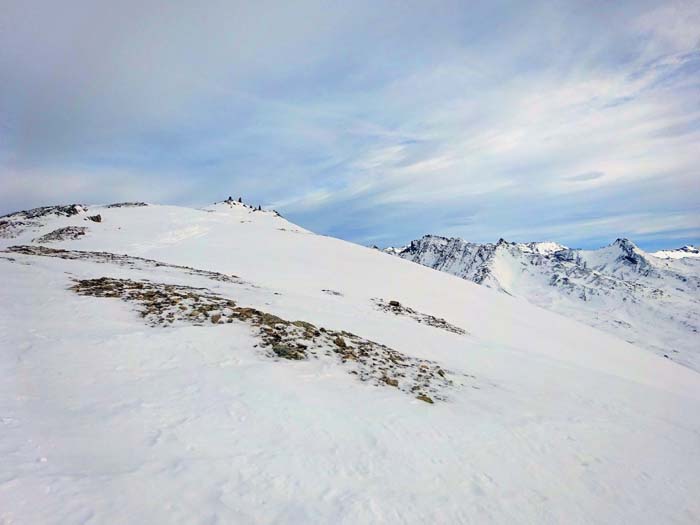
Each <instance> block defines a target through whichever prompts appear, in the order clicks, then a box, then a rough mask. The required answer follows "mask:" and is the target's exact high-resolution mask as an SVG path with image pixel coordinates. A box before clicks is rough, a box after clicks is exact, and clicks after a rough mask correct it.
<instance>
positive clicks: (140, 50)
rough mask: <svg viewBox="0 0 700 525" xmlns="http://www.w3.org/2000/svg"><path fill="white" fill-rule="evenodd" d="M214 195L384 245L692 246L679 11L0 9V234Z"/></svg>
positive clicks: (598, 6) (581, 5) (685, 19)
mask: <svg viewBox="0 0 700 525" xmlns="http://www.w3.org/2000/svg"><path fill="white" fill-rule="evenodd" d="M229 195H232V196H234V197H238V196H242V197H243V199H244V201H247V202H249V203H251V204H255V205H257V204H261V205H263V207H268V208H273V209H277V210H278V211H280V212H281V213H282V214H283V215H284V216H285V217H287V218H289V219H290V220H292V221H294V222H296V223H298V224H300V225H302V226H304V227H306V228H308V229H311V230H313V231H316V232H318V233H322V234H327V235H332V236H336V237H340V238H343V239H347V240H350V241H353V242H358V243H362V244H368V245H369V244H376V245H379V246H388V245H395V246H396V245H403V244H406V243H407V242H408V241H410V240H411V239H415V238H418V237H420V236H422V235H424V234H428V233H430V234H437V235H445V236H459V237H462V238H465V239H467V240H470V241H474V242H493V241H496V240H498V239H499V238H501V237H503V238H505V239H507V240H511V241H533V240H554V241H558V242H562V243H564V244H566V245H569V246H572V247H584V248H590V247H597V246H601V245H603V244H607V243H610V242H612V241H614V240H615V239H616V238H617V237H628V238H630V239H632V240H633V241H635V242H637V244H639V245H640V246H641V247H643V248H646V249H658V248H668V247H678V246H681V245H683V244H687V243H700V0H665V1H645V0H633V1H624V0H621V1H615V2H610V1H607V0H587V1H584V0H580V1H547V2H539V1H536V0H534V1H528V2H522V1H520V0H518V1H512V2H507V1H498V0H491V1H485V2H477V1H474V2H470V1H466V0H462V1H458V2H452V1H444V2H443V1H439V2H438V1H429V0H422V1H415V2H412V1H402V2H398V1H378V0H373V1H364V0H354V1H353V2H347V1H342V2H332V1H323V2H315V1H304V0H300V1H296V2H268V1H264V0H263V1H260V0H258V1H255V2H237V1H234V0H228V1H217V0H212V1H208V2H200V1H196V2H195V1H191V2H190V1H156V0H154V1H145V2H144V1H143V0H139V1H133V0H120V1H119V2H117V1H111V2H104V1H99V0H89V1H87V0H79V1H73V0H65V1H62V2H49V1H43V2H35V1H33V0H22V1H17V0H9V2H8V0H5V1H4V2H3V3H2V7H1V8H0V214H4V213H9V212H12V211H17V210H21V209H26V208H30V207H36V206H41V205H48V204H57V203H73V202H82V203H108V202H117V201H124V200H145V201H149V202H154V203H162V204H178V205H187V206H202V205H205V204H209V203H211V202H214V201H219V200H223V199H225V198H226V197H228V196H229Z"/></svg>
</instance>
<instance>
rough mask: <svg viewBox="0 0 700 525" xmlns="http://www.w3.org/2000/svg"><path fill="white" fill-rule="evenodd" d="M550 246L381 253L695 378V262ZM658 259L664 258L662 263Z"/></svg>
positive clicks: (699, 316)
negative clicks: (673, 363) (676, 365)
mask: <svg viewBox="0 0 700 525" xmlns="http://www.w3.org/2000/svg"><path fill="white" fill-rule="evenodd" d="M686 248H687V249H686V250H685V251H684V252H683V254H678V253H676V251H674V252H659V253H663V254H668V253H672V254H671V255H666V256H663V255H659V256H655V255H651V254H647V253H645V252H644V251H643V250H641V249H640V248H639V247H637V246H636V245H635V244H634V243H633V242H632V241H630V240H629V239H617V240H616V241H615V242H613V243H612V244H610V245H609V246H605V247H603V248H600V249H597V250H578V249H570V248H567V247H566V246H562V245H560V244H557V243H553V242H530V243H514V242H507V241H505V240H503V239H500V240H499V241H498V242H497V243H495V244H493V243H486V244H478V243H470V242H467V241H464V240H463V239H459V238H446V237H439V236H435V235H426V236H424V237H422V238H421V239H417V240H415V241H411V243H410V244H409V245H408V246H406V247H404V248H388V249H385V250H384V251H385V252H386V253H389V254H391V255H396V256H398V257H401V258H403V259H407V260H409V261H413V262H416V263H419V264H422V265H424V266H428V267H430V268H433V269H435V270H439V271H442V272H446V273H450V274H452V275H456V276H458V277H461V278H462V279H467V280H470V281H473V282H475V283H477V284H481V285H484V286H488V287H490V288H494V289H497V290H500V291H502V292H505V293H508V294H509V295H513V296H517V297H521V298H524V299H527V300H529V301H530V302H532V303H534V304H537V305H538V306H541V307H543V308H547V309H549V310H553V311H556V312H558V313H561V314H564V315H567V316H569V317H572V318H574V319H576V320H578V321H581V322H583V323H586V324H589V325H591V326H595V327H597V328H600V329H603V330H605V331H608V332H610V333H612V334H614V335H617V336H619V337H622V338H624V339H626V340H628V341H630V342H634V343H635V344H638V345H640V346H644V347H646V348H650V349H652V350H654V351H655V352H656V353H658V354H661V355H667V356H668V357H669V358H671V359H674V360H677V361H679V362H682V363H683V364H686V365H688V366H691V367H692V368H695V369H696V370H700V336H699V332H700V258H693V257H692V254H693V247H686ZM662 257H665V258H662Z"/></svg>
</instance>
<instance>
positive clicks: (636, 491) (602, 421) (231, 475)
mask: <svg viewBox="0 0 700 525" xmlns="http://www.w3.org/2000/svg"><path fill="white" fill-rule="evenodd" d="M232 200H233V199H231V201H232ZM227 201H228V199H227ZM98 216H99V220H97V217H98ZM0 221H1V222H2V224H4V226H3V228H4V230H3V231H5V232H6V233H9V234H11V235H8V236H3V237H0V272H2V277H3V286H2V287H0V374H1V377H2V378H3V380H2V381H0V464H1V467H2V468H0V522H2V523H8V524H10V523H22V524H25V523H27V524H34V523H36V524H39V523H41V524H53V523H56V524H59V523H61V524H63V523H87V522H95V523H106V524H110V523H133V522H135V521H137V522H144V523H188V524H189V523H347V524H354V523H357V524H365V523H407V524H411V523H426V522H429V523H469V522H474V523H541V522H550V523H559V522H567V523H581V524H582V523H618V522H621V523H695V522H697V521H698V520H697V518H698V517H700V503H699V502H698V499H697V497H696V493H697V490H696V487H697V486H698V485H699V484H700V446H698V440H697V436H698V435H699V434H700V374H698V373H697V372H695V371H693V370H691V369H689V368H687V367H685V366H681V365H680V364H679V363H678V362H675V361H674V360H671V359H665V358H663V357H660V356H657V355H654V354H653V353H651V352H648V351H647V350H644V349H642V348H639V347H638V346H637V345H634V344H630V343H628V342H625V341H624V340H622V339H620V338H619V337H615V336H612V335H610V334H607V333H604V332H602V331H600V330H597V329H595V328H591V327H590V326H587V325H584V324H581V323H579V322H576V321H573V320H571V319H568V318H566V317H564V316H561V315H558V314H556V313H552V312H549V311H547V310H545V309H542V308H539V307H536V306H533V305H532V304H530V303H529V302H527V301H524V300H522V299H520V298H517V297H511V296H510V295H508V294H506V293H501V292H499V291H497V290H493V289H489V288H488V287H486V286H478V285H476V284H474V283H473V282H471V281H469V280H466V279H458V278H456V277H454V276H452V275H448V274H446V273H442V272H435V271H433V270H431V269H429V268H426V267H424V266H422V265H419V264H414V263H412V262H409V261H405V260H402V259H401V258H399V257H390V256H387V255H386V254H383V253H380V252H378V251H376V250H371V249H367V248H364V247H361V246H357V245H355V244H351V243H348V242H344V241H341V240H338V239H333V238H330V237H326V236H321V235H315V234H314V233H312V232H309V231H308V230H305V229H303V228H301V227H299V226H297V225H295V224H293V223H291V222H289V221H287V220H285V219H284V218H283V217H280V216H279V215H277V214H276V213H274V212H272V211H264V210H262V209H261V210H258V209H257V206H255V207H253V206H246V205H244V203H236V202H223V203H217V204H215V205H212V206H207V207H206V208H203V209H189V208H183V207H177V206H160V205H134V204H133V203H132V205H121V206H109V205H108V206H95V205H86V206H80V209H78V208H77V207H76V208H70V207H68V208H65V209H64V208H56V207H51V208H50V209H43V211H41V212H31V213H29V212H22V213H19V214H13V215H11V216H9V217H5V218H2V219H0ZM427 244H432V243H427ZM440 246H442V247H443V248H451V249H453V250H454V253H455V254H459V253H460V250H461V251H462V252H465V253H466V252H468V253H471V251H474V252H475V255H474V258H473V261H474V262H475V263H476V262H477V261H478V260H479V258H484V259H488V260H490V261H492V263H493V264H490V265H489V272H485V271H484V282H486V281H488V282H493V283H496V282H497V281H495V279H496V278H498V283H500V284H501V285H502V286H510V287H512V288H511V289H515V285H516V284H517V283H518V282H519V281H518V276H519V275H520V274H521V272H520V271H519V270H520V268H522V266H521V265H520V263H521V262H522V263H525V261H530V260H532V262H533V265H532V266H533V267H534V265H535V264H537V262H540V263H541V264H543V265H549V264H553V262H548V261H550V259H551V260H552V261H554V260H557V261H560V262H559V264H561V266H562V267H563V268H573V267H574V266H575V267H584V266H586V265H587V264H589V263H590V264H592V263H593V259H594V257H593V256H591V255H589V254H585V253H578V252H575V251H572V250H568V249H561V250H560V249H558V247H557V246H542V247H538V246H533V245H529V244H528V245H514V244H511V243H507V242H505V241H502V242H499V243H497V245H492V246H491V248H490V249H487V247H484V246H481V247H473V246H472V247H468V246H465V243H463V241H462V242H457V241H451V240H442V241H439V242H438V241H436V242H435V245H434V246H433V247H432V248H430V247H429V246H427V245H426V246H421V247H417V248H416V249H425V253H430V254H432V256H434V257H435V258H436V259H437V258H439V257H440V253H439V250H438V247H440ZM623 248H624V247H620V248H619V249H618V253H619V255H618V257H622V260H621V261H620V262H617V263H615V262H614V261H613V262H614V264H613V266H614V268H612V269H613V270H614V269H617V268H618V266H619V267H620V268H622V269H623V270H622V272H623V273H624V274H625V276H626V274H627V273H628V272H631V271H638V270H640V269H641V270H644V271H645V269H644V268H643V267H642V265H641V264H639V261H638V260H637V259H636V256H637V255H639V254H636V252H634V249H633V248H632V249H631V250H632V251H631V255H630V254H629V253H627V251H626V250H625V249H623ZM490 251H495V252H496V256H493V257H489V255H488V254H489V252H490ZM476 252H478V255H477V254H476ZM508 254H510V255H508ZM513 254H525V255H526V256H527V257H528V259H522V260H521V259H514V255H513ZM635 254H636V255H635ZM518 257H520V256H518ZM576 257H580V259H581V261H579V262H576ZM627 257H631V258H632V259H633V261H632V262H630V261H628V260H627V259H626V258H627ZM640 257H641V256H640ZM584 259H585V260H586V261H589V262H588V263H587V262H585V261H584ZM514 260H515V261H516V263H513V261H514ZM445 262H446V263H447V261H445ZM633 263H634V264H633ZM527 264H529V262H527ZM651 264H652V268H651V269H652V270H653V271H650V272H645V273H646V277H644V279H651V278H655V277H654V276H655V275H656V273H657V272H661V273H663V271H665V270H664V268H666V266H665V265H666V262H664V261H662V260H658V263H655V262H653V261H652V263H651ZM668 264H670V265H672V266H674V265H682V266H688V267H690V266H689V264H690V263H689V262H688V261H686V262H683V263H680V262H673V261H671V262H669V263H668ZM571 265H574V266H571ZM669 267H670V266H669ZM674 267H675V266H674ZM506 270H510V273H508V272H507V271H506ZM516 270H518V271H516ZM589 270H590V268H589ZM469 271H473V272H474V273H475V274H476V273H478V272H477V270H476V269H471V270H469ZM596 272H597V273H595V274H593V275H594V276H595V278H596V279H600V280H606V279H607V280H610V281H611V282H615V283H618V284H617V286H619V287H621V288H624V289H625V290H626V289H627V288H635V287H642V288H645V287H646V285H644V284H643V283H642V284H636V283H629V282H628V281H627V280H623V279H622V278H621V277H619V276H615V275H610V274H608V273H603V272H598V271H597V270H596ZM618 274H619V272H618ZM557 275H558V279H559V281H560V282H562V283H563V281H564V280H565V279H569V280H570V281H572V282H578V279H579V277H576V275H574V273H573V272H572V273H570V274H569V275H568V276H567V275H566V274H565V272H564V270H562V272H559V273H558V274H557ZM582 275H583V274H582ZM585 275H588V274H585ZM616 275H617V274H616ZM505 276H509V277H510V281H508V280H506V279H505ZM589 284H590V283H589ZM678 285H679V286H685V285H687V283H686V284H683V283H681V282H680V281H679V282H678ZM562 286H564V285H563V284H562ZM572 286H573V285H572ZM591 286H592V285H591ZM645 289H646V288H645ZM572 293H573V292H572ZM587 293H588V292H587ZM629 293H630V294H631V293H632V292H629ZM635 293H637V292H635ZM630 297H631V296H630ZM630 300H631V299H630ZM562 487H565V490H562ZM37 495H40V497H37Z"/></svg>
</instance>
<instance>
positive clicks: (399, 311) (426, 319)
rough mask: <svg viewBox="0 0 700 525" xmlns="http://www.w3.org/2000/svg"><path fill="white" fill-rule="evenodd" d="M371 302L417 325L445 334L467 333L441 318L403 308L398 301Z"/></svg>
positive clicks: (381, 300)
mask: <svg viewBox="0 0 700 525" xmlns="http://www.w3.org/2000/svg"><path fill="white" fill-rule="evenodd" d="M372 301H373V302H374V304H375V305H376V306H377V307H378V308H379V309H380V310H383V311H385V312H391V313H393V314H394V315H404V316H406V317H410V318H411V319H413V320H415V321H417V322H419V323H422V324H427V325H429V326H434V327H435V328H440V329H441V330H445V331H446V332H452V333H454V334H459V335H468V333H469V332H467V331H466V330H465V329H463V328H460V327H459V326H455V325H453V324H450V323H448V322H447V321H445V320H444V319H442V318H441V317H435V316H434V315H429V314H424V313H421V312H418V311H416V310H414V309H413V308H408V307H407V306H403V305H402V304H401V303H400V302H398V301H394V300H392V301H389V302H386V301H384V300H383V299H372Z"/></svg>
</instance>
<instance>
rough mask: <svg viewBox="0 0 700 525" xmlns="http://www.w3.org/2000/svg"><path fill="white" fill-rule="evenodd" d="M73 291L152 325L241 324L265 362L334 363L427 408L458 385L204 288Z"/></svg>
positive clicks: (100, 285) (78, 286) (84, 287)
mask: <svg viewBox="0 0 700 525" xmlns="http://www.w3.org/2000/svg"><path fill="white" fill-rule="evenodd" d="M72 289H73V290H74V291H75V292H76V293H78V294H80V295H86V296H94V297H113V298H119V299H121V300H123V301H127V302H129V303H134V304H136V305H137V307H138V310H139V312H140V314H141V317H143V318H144V320H145V321H146V322H147V323H148V324H150V325H151V326H170V325H172V324H174V323H188V324H194V325H196V326H204V325H205V321H206V320H207V319H209V320H210V322H211V323H212V324H214V325H217V326H221V325H223V324H226V323H230V322H233V321H239V322H245V323H247V324H249V325H251V326H252V327H254V328H255V329H256V330H257V335H258V337H259V338H260V341H261V342H260V346H261V347H262V348H263V349H266V350H267V352H268V355H269V356H270V357H274V358H280V359H289V360H303V359H309V358H314V359H334V360H336V362H339V363H340V364H341V365H343V366H345V367H346V368H347V371H348V372H349V373H351V374H353V375H354V376H355V377H357V378H358V379H359V380H360V381H367V382H371V383H372V384H374V385H377V386H391V387H393V388H397V389H398V390H400V391H402V392H404V393H406V394H411V395H413V396H418V398H419V399H422V400H423V401H426V400H429V401H426V402H429V403H432V402H433V399H438V400H444V399H446V392H447V390H448V389H450V388H455V387H456V386H458V385H459V384H461V383H455V379H456V378H457V376H456V375H455V374H451V373H450V374H448V373H446V372H445V370H444V369H443V368H442V367H440V366H439V365H437V364H436V363H434V362H432V361H426V360H421V359H416V358H413V357H409V356H407V355H405V354H402V353H400V352H397V351H396V350H393V349H391V348H389V347H387V346H385V345H382V344H379V343H376V342H374V341H370V340H367V339H364V338H362V337H360V336H357V335H355V334H352V333H350V332H347V331H341V332H338V331H335V330H328V329H326V328H319V327H316V326H315V325H313V324H312V323H309V322H306V321H287V320H285V319H282V318H280V317H278V316H276V315H273V314H270V313H267V312H262V311H260V310H258V309H256V308H249V307H239V306H236V303H235V301H232V300H231V299H227V298H225V297H222V296H221V295H219V294H216V293H214V292H211V291H210V290H207V289H204V288H192V287H189V286H179V285H172V284H164V283H154V282H150V281H134V280H130V279H114V278H109V277H101V278H99V279H83V280H77V281H75V285H74V286H73V287H72ZM223 319H226V322H225V323H224V322H222V320H223ZM461 377H471V376H467V375H461ZM421 396H422V397H421Z"/></svg>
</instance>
